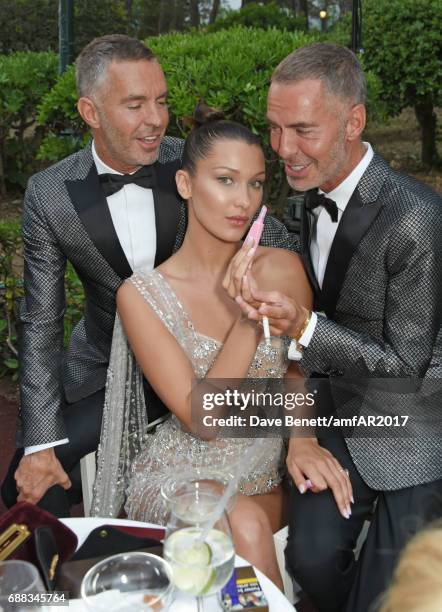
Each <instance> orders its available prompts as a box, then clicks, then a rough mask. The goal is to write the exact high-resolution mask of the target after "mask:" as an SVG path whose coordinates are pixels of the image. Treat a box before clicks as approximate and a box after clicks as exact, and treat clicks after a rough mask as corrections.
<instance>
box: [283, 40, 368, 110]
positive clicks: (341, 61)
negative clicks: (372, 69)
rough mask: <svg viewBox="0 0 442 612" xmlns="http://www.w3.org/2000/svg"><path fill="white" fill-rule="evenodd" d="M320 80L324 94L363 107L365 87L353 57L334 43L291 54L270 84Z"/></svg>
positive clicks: (315, 44) (307, 47)
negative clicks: (323, 87)
mask: <svg viewBox="0 0 442 612" xmlns="http://www.w3.org/2000/svg"><path fill="white" fill-rule="evenodd" d="M305 79H320V80H321V81H322V82H323V84H324V85H325V87H326V88H327V90H328V91H329V92H330V93H331V94H334V95H335V96H338V97H340V98H343V99H344V100H348V101H350V102H351V103H352V104H365V101H366V98H367V84H366V81H365V76H364V72H363V70H362V68H361V65H360V63H359V61H358V59H357V57H356V55H355V54H354V53H353V52H352V51H350V49H347V47H343V46H342V45H336V44H334V43H312V44H310V45H306V46H305V47H301V48H300V49H297V50H296V51H293V53H290V55H288V56H287V57H286V58H285V59H283V60H282V62H281V63H280V64H279V65H278V66H277V67H276V69H275V71H274V72H273V74H272V78H271V81H272V83H273V82H275V83H294V82H297V81H303V80H305Z"/></svg>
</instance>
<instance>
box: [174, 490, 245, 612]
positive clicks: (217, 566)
mask: <svg viewBox="0 0 442 612" xmlns="http://www.w3.org/2000/svg"><path fill="white" fill-rule="evenodd" d="M224 487H225V484H224V483H222V482H220V481H217V480H208V479H201V480H192V481H191V482H187V483H186V482H180V483H179V484H178V485H177V486H176V487H175V488H174V490H173V493H171V492H170V490H169V498H168V499H169V505H170V517H169V521H168V524H167V527H166V539H165V541H164V558H165V559H167V561H168V562H169V564H170V567H171V572H172V574H171V579H172V583H173V584H174V586H175V587H176V588H177V589H178V590H180V591H182V592H184V593H187V594H189V595H194V596H196V597H197V602H198V611H199V612H202V611H203V610H204V601H203V598H204V597H208V596H210V595H214V594H219V591H220V590H221V588H222V587H223V586H224V585H225V584H226V583H227V582H228V580H229V578H230V576H231V575H232V572H233V568H234V563H235V549H234V547H233V542H232V534H231V530H230V525H229V520H228V518H227V514H226V512H225V510H224V511H223V512H221V514H219V506H218V502H219V500H220V498H221V496H222V493H223V491H224ZM215 517H216V520H215V521H214V519H215ZM212 522H213V525H211V523H212ZM208 526H210V530H209V531H208V533H207V536H206V537H205V539H204V540H202V539H201V536H202V535H203V532H204V530H205V528H207V527H208Z"/></svg>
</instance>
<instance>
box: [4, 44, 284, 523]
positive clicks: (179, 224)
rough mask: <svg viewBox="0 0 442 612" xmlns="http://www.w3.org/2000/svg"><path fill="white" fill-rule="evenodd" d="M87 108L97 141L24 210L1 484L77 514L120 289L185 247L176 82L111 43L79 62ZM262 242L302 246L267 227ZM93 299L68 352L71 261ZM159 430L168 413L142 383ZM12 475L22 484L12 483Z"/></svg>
mask: <svg viewBox="0 0 442 612" xmlns="http://www.w3.org/2000/svg"><path fill="white" fill-rule="evenodd" d="M76 77H77V89H78V93H79V100H78V105H77V107H78V111H79V113H80V115H81V117H82V118H83V120H84V121H85V122H86V123H87V124H88V125H89V127H90V129H91V132H92V136H93V141H92V142H91V143H90V144H88V145H87V146H86V147H85V148H84V149H83V150H81V151H79V152H78V153H75V154H74V155H71V156H70V157H68V158H66V159H63V160H62V161H60V162H59V163H57V164H55V165H54V166H52V167H50V168H48V169H47V170H44V171H42V172H39V173H38V174H36V175H35V176H33V177H32V178H31V179H30V181H29V184H28V188H27V191H26V196H25V203H24V211H23V241H24V256H25V272H24V281H25V297H24V300H23V303H22V307H21V315H20V319H21V324H22V332H21V348H20V369H21V377H20V393H21V432H20V434H21V435H20V438H19V444H20V446H24V449H25V450H24V456H23V450H22V449H21V448H20V449H19V450H18V451H17V453H16V454H15V456H14V458H13V461H12V463H11V466H10V469H9V472H8V475H7V477H6V479H5V482H4V484H3V487H2V495H3V499H4V501H5V503H6V504H7V505H11V504H13V503H15V500H16V498H17V490H18V500H19V501H21V500H25V501H30V502H32V503H39V505H41V506H42V507H44V508H46V509H48V510H50V511H52V512H54V513H55V514H57V515H59V516H66V515H67V514H68V513H69V499H68V495H67V493H68V492H69V489H70V488H71V480H70V478H69V475H68V474H69V473H70V472H71V470H73V469H74V468H75V467H76V466H78V462H79V460H80V458H81V457H82V456H84V455H86V454H87V453H89V452H91V451H93V450H95V449H96V448H97V445H98V441H99V437H100V427H101V418H102V407H103V400H104V385H105V379H106V369H107V365H108V361H109V354H110V346H111V339H112V330H113V323H114V317H115V292H116V290H117V289H118V287H119V286H120V284H121V283H122V281H123V280H124V279H125V278H127V277H128V276H130V275H131V274H132V271H133V270H134V269H135V268H144V269H149V268H153V267H154V266H157V265H159V264H160V263H161V262H163V261H164V260H165V259H167V258H168V257H169V256H170V255H171V254H172V252H173V250H174V249H176V248H178V246H179V245H180V244H181V242H182V239H183V236H184V232H185V228H186V211H185V207H184V205H183V203H182V202H181V200H180V199H179V197H178V194H177V192H176V187H175V172H176V171H177V169H178V168H179V166H180V159H181V154H182V148H183V141H182V140H180V139H177V138H170V137H167V136H164V134H165V131H166V128H167V125H168V119H169V118H168V110H167V84H166V81H165V78H164V74H163V72H162V70H161V67H160V64H159V63H158V61H157V60H156V58H155V57H154V55H153V54H152V52H151V51H150V50H149V49H147V48H146V47H145V46H144V45H143V44H142V43H140V42H139V41H137V40H134V39H131V38H129V37H126V36H120V35H109V36H104V37H102V38H99V39H96V40H94V41H92V42H91V43H90V44H89V45H87V46H86V47H85V48H84V49H83V51H82V52H81V54H80V56H79V57H78V59H77V64H76ZM263 242H264V243H267V244H273V245H275V246H283V247H286V248H294V247H295V244H296V242H295V240H294V239H293V238H292V237H290V235H289V234H288V232H287V231H286V229H285V228H284V226H283V225H282V224H281V223H279V222H278V221H276V220H275V219H269V220H268V222H267V223H266V230H265V233H264V236H263ZM67 261H69V262H71V264H72V265H73V267H74V268H75V270H76V272H77V274H78V276H79V278H80V279H81V281H82V284H83V287H84V293H85V313H84V317H83V318H82V319H81V321H80V322H79V324H78V325H77V326H76V328H75V329H74V331H73V333H72V337H71V339H70V342H69V346H68V348H67V350H66V352H64V350H63V315H64V311H65V296H64V274H65V268H66V262H67ZM144 384H145V393H146V400H147V401H146V404H147V406H148V419H149V423H150V424H152V426H153V425H154V424H155V423H156V422H157V421H159V420H160V419H162V418H164V414H165V413H166V414H167V412H166V408H165V407H164V406H163V405H162V403H161V402H160V400H159V399H158V398H157V397H156V396H155V395H154V394H153V392H152V390H151V389H150V388H149V384H148V383H147V381H144ZM14 474H15V480H14Z"/></svg>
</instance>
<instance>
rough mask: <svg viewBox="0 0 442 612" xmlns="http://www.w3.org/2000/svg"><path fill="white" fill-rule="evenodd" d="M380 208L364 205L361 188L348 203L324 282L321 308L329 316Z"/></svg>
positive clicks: (375, 203) (378, 205)
mask: <svg viewBox="0 0 442 612" xmlns="http://www.w3.org/2000/svg"><path fill="white" fill-rule="evenodd" d="M381 206H382V202H381V201H380V200H377V201H375V202H370V203H369V204H364V203H363V202H362V199H361V196H360V195H359V191H358V188H356V189H355V191H354V192H353V195H352V196H351V198H350V201H349V203H348V204H347V207H346V209H345V211H344V214H343V215H342V218H341V220H340V222H339V226H338V230H337V232H336V235H335V238H334V240H333V244H332V247H331V249H330V255H329V258H328V261H327V267H326V269H325V275H324V281H323V283H322V306H323V308H324V310H325V312H326V314H327V316H328V317H332V316H333V314H334V312H335V309H336V304H337V302H338V299H339V293H340V291H341V287H342V284H343V282H344V279H345V275H346V273H347V269H348V266H349V265H350V261H351V258H352V257H353V254H354V252H355V251H356V249H357V247H358V245H359V243H360V242H361V240H362V238H363V237H364V236H365V234H366V232H367V230H368V229H369V227H370V226H371V224H372V223H373V221H374V220H375V218H376V216H377V215H378V213H379V211H380V209H381Z"/></svg>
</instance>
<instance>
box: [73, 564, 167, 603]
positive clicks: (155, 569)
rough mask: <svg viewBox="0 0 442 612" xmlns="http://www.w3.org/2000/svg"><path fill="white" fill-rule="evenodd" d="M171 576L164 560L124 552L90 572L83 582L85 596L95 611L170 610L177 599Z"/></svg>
mask: <svg viewBox="0 0 442 612" xmlns="http://www.w3.org/2000/svg"><path fill="white" fill-rule="evenodd" d="M170 575H171V570H170V567H169V565H168V564H167V562H166V561H164V559H161V557H158V556H156V555H152V554H150V553H144V552H128V553H120V554H118V555H113V556H112V557H108V558H107V559H103V560H102V561H100V562H99V563H97V564H96V565H94V566H93V567H91V568H90V569H89V571H88V572H87V573H86V575H85V576H84V578H83V581H82V583H81V597H82V599H83V601H84V603H85V604H86V606H87V608H88V610H92V611H93V612H100V611H105V612H133V610H140V611H142V610H145V611H146V612H147V611H148V610H155V611H159V610H167V609H168V607H169V605H170V603H171V602H172V597H173V586H172V585H171V582H170Z"/></svg>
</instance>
